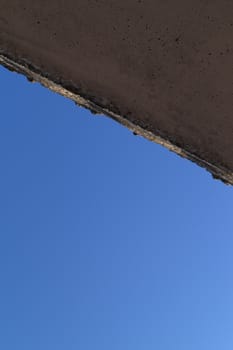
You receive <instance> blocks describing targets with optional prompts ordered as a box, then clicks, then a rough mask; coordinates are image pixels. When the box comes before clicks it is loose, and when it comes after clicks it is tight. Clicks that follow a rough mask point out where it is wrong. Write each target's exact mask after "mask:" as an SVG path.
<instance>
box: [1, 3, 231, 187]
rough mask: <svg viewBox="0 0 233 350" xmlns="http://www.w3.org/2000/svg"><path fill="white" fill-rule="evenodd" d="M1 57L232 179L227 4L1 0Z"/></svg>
mask: <svg viewBox="0 0 233 350" xmlns="http://www.w3.org/2000/svg"><path fill="white" fill-rule="evenodd" d="M0 8H1V12H0V63H1V64H3V65H4V66H6V67H7V68H9V69H12V70H15V71H17V72H20V73H23V74H25V75H26V76H27V77H28V78H29V79H30V80H36V81H39V82H41V83H42V84H43V85H45V86H46V87H49V88H50V89H52V90H54V91H56V92H59V93H61V94H63V95H65V96H67V97H69V98H71V99H73V100H74V101H76V102H77V103H78V104H80V105H82V106H85V107H87V108H89V109H90V110H92V111H93V112H95V113H104V114H106V115H109V116H110V117H112V118H114V119H115V120H117V121H119V122H121V123H122V124H124V125H126V126H127V127H129V128H130V129H132V130H133V131H134V132H136V133H138V134H141V135H143V136H145V137H147V138H149V139H151V140H153V141H156V142H158V143H160V144H162V145H164V146H166V147H168V148H169V149H170V150H172V151H175V152H176V153H178V154H179V155H181V156H184V157H186V158H189V159H190V160H193V161H195V162H196V163H198V164H199V165H201V166H203V167H205V168H206V169H207V170H209V171H210V172H211V173H212V174H213V175H214V177H217V178H220V179H222V180H223V181H224V182H226V183H229V184H233V117H232V110H233V108H232V107H233V60H232V58H233V19H232V13H233V3H232V2H230V1H227V0H222V1H217V0H214V1H202V0H195V1H194V0H189V1H186V0H176V1H174V0H147V1H143V0H141V1H136V0H124V1H115V0H102V1H101V0H100V1H97V0H96V1H94V0H90V1H87V0H66V1H61V0H59V1H58V0H57V1H54V0H50V1H48V2H44V1H42V0H37V1H36V2H32V1H29V0H8V1H5V0H0Z"/></svg>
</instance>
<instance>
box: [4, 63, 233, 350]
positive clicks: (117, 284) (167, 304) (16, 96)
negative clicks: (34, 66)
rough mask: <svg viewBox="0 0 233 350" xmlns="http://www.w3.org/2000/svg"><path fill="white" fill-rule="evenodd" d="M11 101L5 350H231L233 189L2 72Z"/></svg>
mask: <svg viewBox="0 0 233 350" xmlns="http://www.w3.org/2000/svg"><path fill="white" fill-rule="evenodd" d="M0 92H1V109H0V113H1V115H0V162H1V163H0V164H1V167H0V348H1V349H4V350H13V349H14V350H15V349H17V350H21V349H22V350H32V349H33V350H51V349H56V350H60V349H62V350H74V349H75V350H76V349H80V350H81V349H82V350H93V349H100V350H105V349H106V350H109V349H111V350H129V349H132V350H139V349H140V350H145V349H146V350H152V349H153V350H155V349H159V350H170V349H178V350H187V349H188V350H194V349H195V350H197V349H198V350H209V349H210V350H215V349H216V350H220V349H221V350H228V349H229V350H232V348H233V216H232V209H233V206H232V204H233V194H232V188H231V187H227V186H225V185H223V184H222V183H221V182H219V181H215V180H213V179H212V178H211V176H210V175H209V174H208V173H207V172H206V171H205V170H203V169H201V168H199V167H197V166H196V165H195V164H192V163H191V162H189V161H187V160H184V159H181V158H179V157H178V156H176V155H174V154H172V153H170V152H169V151H167V150H166V149H163V148H162V147H160V146H158V145H156V144H153V143H151V142H149V141H147V140H145V139H143V138H141V137H138V136H134V135H133V134H132V133H131V132H130V131H128V130H127V129H125V128H123V127H122V126H120V125H118V124H117V123H115V122H113V121H112V120H110V119H108V118H105V117H101V116H93V115H91V113H90V112H88V111H86V110H84V109H81V108H78V107H76V106H75V104H74V103H73V102H72V101H69V100H66V99H65V98H63V97H61V96H58V95H56V94H54V93H52V92H50V91H48V90H46V89H44V88H42V87H41V86H40V85H39V84H30V83H28V82H27V80H26V79H25V78H24V77H22V76H19V75H17V74H15V73H14V74H13V73H9V72H8V71H6V70H5V69H3V68H1V69H0Z"/></svg>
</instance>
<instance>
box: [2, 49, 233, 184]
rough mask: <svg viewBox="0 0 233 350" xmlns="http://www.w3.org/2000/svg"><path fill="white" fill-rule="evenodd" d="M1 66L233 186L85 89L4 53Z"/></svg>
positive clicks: (228, 175)
mask: <svg viewBox="0 0 233 350" xmlns="http://www.w3.org/2000/svg"><path fill="white" fill-rule="evenodd" d="M0 64H1V65H2V66H4V67H5V68H7V69H9V70H11V71H14V72H17V73H20V74H23V75H25V76H26V77H27V78H28V80H29V81H37V82H39V83H40V84H42V85H43V86H45V87H46V88H48V89H50V90H52V91H54V92H56V93H59V94H60V95H63V96H65V97H67V98H69V99H71V100H73V101H74V102H75V103H76V104H78V105H80V106H82V107H84V108H87V109H89V110H91V111H92V112H93V113H95V114H105V115H107V116H109V117H111V118H112V119H114V120H115V121H117V122H119V123H121V124H122V125H124V126H126V127H127V128H128V129H130V130H131V131H132V132H133V133H135V134H137V135H141V136H143V137H145V138H147V139H148V140H150V141H153V142H156V143H158V144H160V145H162V146H164V147H166V148H167V149H169V150H170V151H172V152H175V153H176V154H178V155H179V156H181V157H183V158H186V159H189V160H191V161H192V162H195V163H196V164H198V165H199V166H201V167H203V168H205V169H206V170H207V171H209V172H210V173H211V174H212V176H213V177H214V178H215V179H220V180H222V181H223V182H224V183H225V184H227V185H233V173H232V172H231V171H230V170H228V169H225V168H223V167H222V166H218V165H214V164H211V163H209V162H207V161H206V160H204V159H201V158H200V157H199V156H197V155H195V154H193V153H190V152H189V151H187V150H185V149H183V148H182V147H180V146H177V145H175V144H174V142H172V141H170V140H171V138H169V137H165V136H164V135H162V136H161V133H160V132H159V131H158V133H157V135H156V134H154V133H153V132H151V131H149V130H147V129H146V128H145V127H143V126H140V125H139V123H140V121H137V123H138V124H136V123H135V122H131V121H130V120H128V119H127V118H126V117H124V116H122V115H120V113H119V111H118V110H117V112H116V109H117V108H115V106H113V105H111V104H110V106H108V107H106V106H104V105H102V104H100V103H99V102H97V100H96V98H95V97H93V96H90V95H89V96H88V94H86V93H83V92H82V91H81V89H79V88H77V87H75V86H74V84H72V83H67V82H64V81H61V80H60V79H54V78H52V77H51V76H49V74H47V73H44V72H41V71H40V69H39V68H37V67H35V66H34V65H32V64H31V63H29V62H28V61H27V60H26V59H15V58H13V57H12V56H11V55H9V54H8V53H5V52H3V51H2V50H1V49H0ZM169 139H170V140H169Z"/></svg>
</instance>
